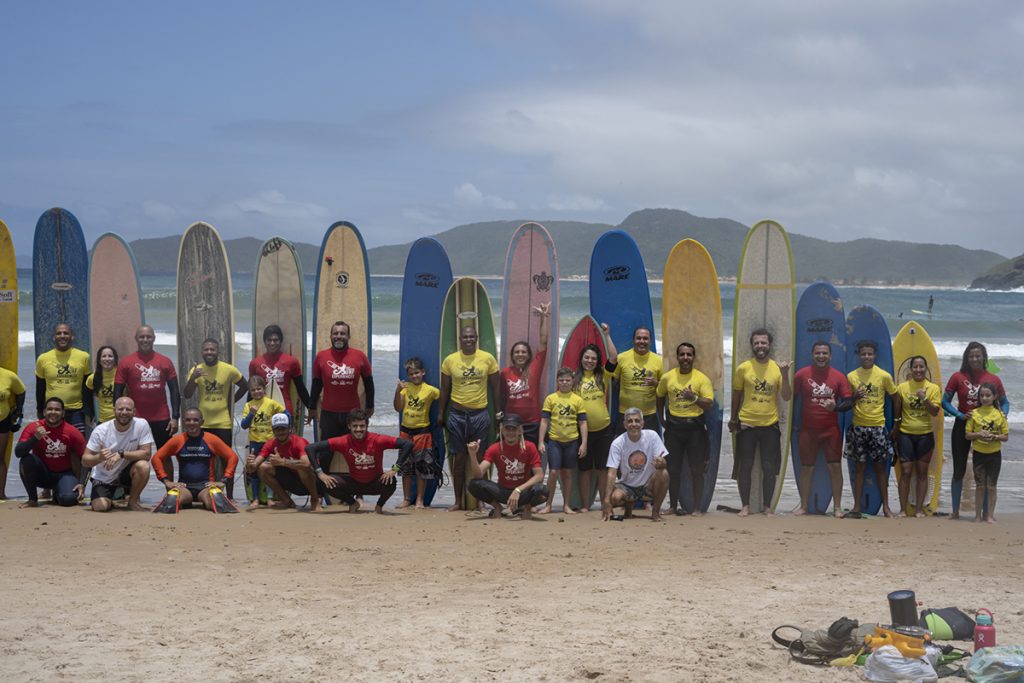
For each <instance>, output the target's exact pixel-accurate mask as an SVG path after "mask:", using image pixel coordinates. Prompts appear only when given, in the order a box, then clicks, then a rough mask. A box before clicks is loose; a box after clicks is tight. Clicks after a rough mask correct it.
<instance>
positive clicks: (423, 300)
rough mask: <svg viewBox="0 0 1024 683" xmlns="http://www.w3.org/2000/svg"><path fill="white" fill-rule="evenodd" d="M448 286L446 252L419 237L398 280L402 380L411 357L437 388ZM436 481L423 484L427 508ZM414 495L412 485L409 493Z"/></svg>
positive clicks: (440, 447) (439, 452) (440, 455)
mask: <svg viewBox="0 0 1024 683" xmlns="http://www.w3.org/2000/svg"><path fill="white" fill-rule="evenodd" d="M451 285H452V266H451V263H450V262H449V260H448V253H447V252H446V251H445V250H444V247H443V246H442V245H441V243H440V242H438V241H437V240H435V239H433V238H431V237H421V238H420V239H418V240H416V241H415V242H413V244H412V247H411V248H410V249H409V255H408V256H407V257H406V260H405V278H404V280H403V281H402V306H401V324H400V328H399V341H398V348H399V351H398V365H399V374H400V375H401V376H402V377H403V378H404V377H405V361H406V360H408V359H409V358H412V357H414V356H416V357H419V359H420V360H422V361H423V368H424V370H426V376H425V378H424V381H425V382H426V383H427V384H431V385H433V386H435V387H438V388H440V387H441V368H440V367H439V366H438V364H437V362H438V357H439V355H440V353H441V313H442V311H443V310H444V298H445V295H446V294H447V293H448V288H449V287H451ZM430 423H431V425H436V423H437V403H436V402H435V403H434V405H433V406H432V407H431V409H430ZM432 433H433V437H434V457H435V458H436V459H437V462H438V464H439V465H443V464H444V455H445V449H444V430H442V429H440V428H439V427H436V426H434V427H433V429H432ZM437 484H438V482H437V481H436V480H434V481H429V482H427V485H426V490H425V491H424V492H423V502H424V503H426V504H427V505H428V506H429V505H430V503H431V501H433V499H434V494H435V493H436V492H437ZM410 493H411V494H412V495H416V482H415V481H413V488H412V490H411V492H410Z"/></svg>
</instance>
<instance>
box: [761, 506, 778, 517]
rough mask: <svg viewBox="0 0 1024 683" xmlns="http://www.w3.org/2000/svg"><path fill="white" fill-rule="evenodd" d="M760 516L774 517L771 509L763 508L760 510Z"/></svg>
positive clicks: (773, 511)
mask: <svg viewBox="0 0 1024 683" xmlns="http://www.w3.org/2000/svg"><path fill="white" fill-rule="evenodd" d="M761 514H762V515H764V516H765V517H774V516H775V510H772V509H771V508H765V509H764V510H761Z"/></svg>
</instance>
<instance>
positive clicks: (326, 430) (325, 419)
mask: <svg viewBox="0 0 1024 683" xmlns="http://www.w3.org/2000/svg"><path fill="white" fill-rule="evenodd" d="M316 427H317V432H318V434H319V436H320V440H321V441H326V440H327V439H333V438H335V437H337V436H345V435H346V434H348V413H333V412H331V411H330V410H323V409H321V410H320V419H319V420H317V423H316Z"/></svg>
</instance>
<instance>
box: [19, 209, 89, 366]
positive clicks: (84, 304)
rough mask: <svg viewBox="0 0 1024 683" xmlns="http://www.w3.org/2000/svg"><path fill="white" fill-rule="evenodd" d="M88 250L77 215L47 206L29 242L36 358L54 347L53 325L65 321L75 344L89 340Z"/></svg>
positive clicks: (85, 344)
mask: <svg viewBox="0 0 1024 683" xmlns="http://www.w3.org/2000/svg"><path fill="white" fill-rule="evenodd" d="M88 290H89V251H88V249H87V248H86V246H85V235H84V234H83V233H82V226H81V225H79V223H78V219H77V218H75V217H74V216H73V215H72V214H71V212H69V211H67V210H65V209H60V208H53V209H48V210H47V211H46V212H45V213H43V215H42V216H40V217H39V221H38V222H37V223H36V232H35V238H34V240H33V244H32V322H33V325H34V328H35V352H36V358H38V357H39V356H40V355H41V354H43V353H45V352H47V351H49V350H50V349H52V348H53V328H54V327H56V326H57V325H58V324H60V323H67V324H68V325H70V326H71V329H72V330H73V331H74V334H75V341H74V344H73V345H74V347H75V348H78V349H89V348H91V346H90V343H89V298H88V297H89V294H88Z"/></svg>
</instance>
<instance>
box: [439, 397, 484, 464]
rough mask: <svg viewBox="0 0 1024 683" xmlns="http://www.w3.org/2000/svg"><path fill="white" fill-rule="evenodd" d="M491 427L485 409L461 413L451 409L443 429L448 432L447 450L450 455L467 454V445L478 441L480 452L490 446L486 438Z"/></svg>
mask: <svg viewBox="0 0 1024 683" xmlns="http://www.w3.org/2000/svg"><path fill="white" fill-rule="evenodd" d="M490 427H491V416H490V414H489V413H488V412H487V408H480V409H479V410H468V411H462V410H457V409H455V408H452V409H451V410H449V411H448V420H447V422H446V423H445V428H446V430H447V432H448V450H449V451H451V452H452V453H469V444H471V443H473V442H474V441H480V452H481V453H483V452H484V451H486V450H487V447H488V446H489V445H490V443H489V440H488V438H487V436H488V434H487V432H488V431H489V429H490Z"/></svg>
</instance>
